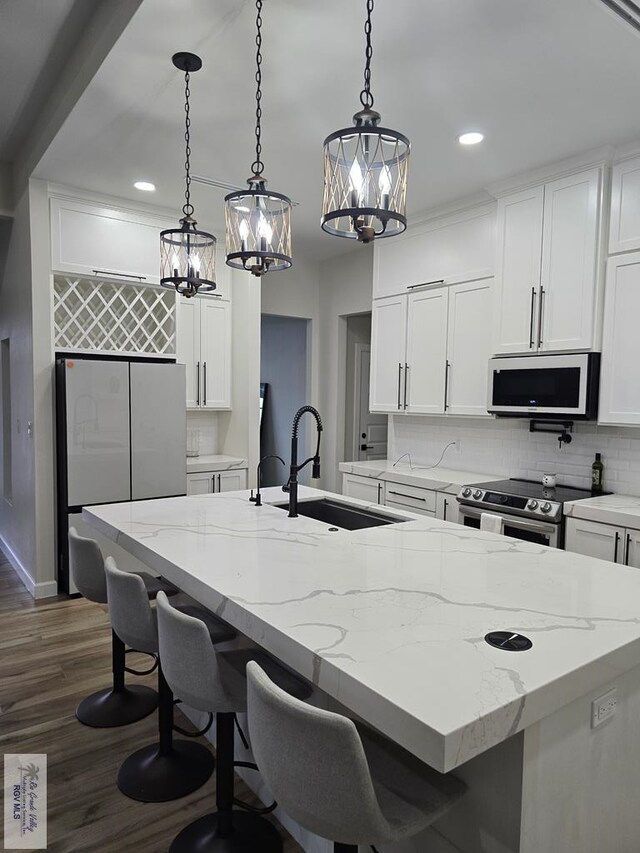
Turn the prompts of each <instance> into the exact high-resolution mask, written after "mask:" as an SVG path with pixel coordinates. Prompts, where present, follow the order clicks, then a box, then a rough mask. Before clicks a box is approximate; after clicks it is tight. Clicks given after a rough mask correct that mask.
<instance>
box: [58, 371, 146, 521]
mask: <svg viewBox="0 0 640 853" xmlns="http://www.w3.org/2000/svg"><path fill="white" fill-rule="evenodd" d="M64 371H65V386H66V395H65V415H66V434H67V442H66V443H67V494H68V497H67V504H68V506H69V507H80V506H85V505H86V504H100V503H109V502H113V501H128V500H130V498H131V473H130V459H131V455H130V443H129V365H128V363H127V362H118V361H91V360H88V359H77V360H74V359H65V362H64Z"/></svg>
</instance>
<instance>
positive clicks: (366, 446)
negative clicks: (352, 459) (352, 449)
mask: <svg viewBox="0 0 640 853" xmlns="http://www.w3.org/2000/svg"><path fill="white" fill-rule="evenodd" d="M360 450H373V444H361V445H360Z"/></svg>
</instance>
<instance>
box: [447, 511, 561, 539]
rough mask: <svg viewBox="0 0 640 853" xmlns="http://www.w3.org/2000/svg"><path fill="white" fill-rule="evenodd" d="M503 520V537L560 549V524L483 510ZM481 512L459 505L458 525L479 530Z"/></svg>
mask: <svg viewBox="0 0 640 853" xmlns="http://www.w3.org/2000/svg"><path fill="white" fill-rule="evenodd" d="M485 512H491V513H492V514H493V515H499V516H501V517H502V518H503V519H504V535H505V536H512V537H513V538H514V539H522V540H524V541H525V542H535V543H536V544H538V545H548V546H549V547H550V548H561V547H562V542H561V530H562V525H561V524H547V523H545V522H544V521H538V520H537V519H534V518H520V517H519V516H517V515H510V514H509V513H508V512H495V511H493V510H485ZM481 515H482V510H481V509H479V508H477V507H471V506H465V505H464V504H460V523H461V524H463V525H464V526H465V527H475V528H476V530H480V516H481Z"/></svg>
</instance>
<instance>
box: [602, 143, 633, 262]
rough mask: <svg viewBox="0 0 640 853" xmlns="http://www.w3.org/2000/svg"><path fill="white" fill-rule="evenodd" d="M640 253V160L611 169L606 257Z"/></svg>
mask: <svg viewBox="0 0 640 853" xmlns="http://www.w3.org/2000/svg"><path fill="white" fill-rule="evenodd" d="M634 249H640V157H634V158H633V159H632V160H625V161H624V162H623V163H617V164H616V165H615V166H614V167H613V177H612V182H611V223H610V227H609V254H611V255H613V254H615V253H616V252H629V251H632V250H634Z"/></svg>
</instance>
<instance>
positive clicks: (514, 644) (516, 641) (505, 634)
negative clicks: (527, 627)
mask: <svg viewBox="0 0 640 853" xmlns="http://www.w3.org/2000/svg"><path fill="white" fill-rule="evenodd" d="M484 639H485V642H487V643H489V645H490V646H493V647H494V648H496V649H502V650H503V651H505V652H526V651H527V649H530V648H531V646H533V643H532V642H531V640H530V639H529V638H528V637H525V636H524V634H514V633H513V631H489V633H488V634H485V638H484Z"/></svg>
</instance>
